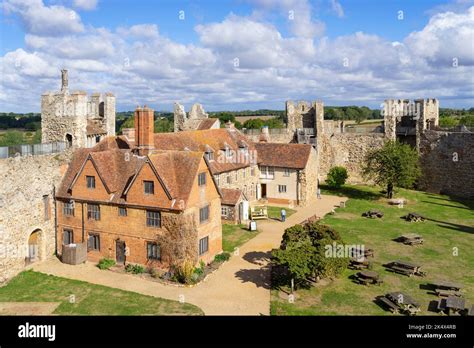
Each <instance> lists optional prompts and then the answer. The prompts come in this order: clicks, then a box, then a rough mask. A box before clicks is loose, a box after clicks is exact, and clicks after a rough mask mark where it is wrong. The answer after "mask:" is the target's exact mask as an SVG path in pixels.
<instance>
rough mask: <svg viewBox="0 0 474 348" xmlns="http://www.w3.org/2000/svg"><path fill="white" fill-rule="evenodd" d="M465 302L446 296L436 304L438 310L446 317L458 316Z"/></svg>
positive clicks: (455, 297) (461, 299) (459, 298)
mask: <svg viewBox="0 0 474 348" xmlns="http://www.w3.org/2000/svg"><path fill="white" fill-rule="evenodd" d="M465 304H466V300H465V299H464V298H461V297H457V296H448V297H447V298H442V299H441V300H439V302H438V310H439V311H440V312H441V313H446V314H448V315H459V314H461V313H460V312H462V311H464V306H465Z"/></svg>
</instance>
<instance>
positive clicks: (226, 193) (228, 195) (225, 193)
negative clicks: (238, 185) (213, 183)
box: [221, 188, 245, 205]
mask: <svg viewBox="0 0 474 348" xmlns="http://www.w3.org/2000/svg"><path fill="white" fill-rule="evenodd" d="M221 193H222V204H225V205H236V204H237V203H239V201H240V199H241V198H245V196H244V194H243V192H242V191H240V190H237V189H227V188H221Z"/></svg>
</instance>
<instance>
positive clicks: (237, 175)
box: [235, 170, 239, 181]
mask: <svg viewBox="0 0 474 348" xmlns="http://www.w3.org/2000/svg"><path fill="white" fill-rule="evenodd" d="M237 180H239V171H237V170H236V171H235V181H237Z"/></svg>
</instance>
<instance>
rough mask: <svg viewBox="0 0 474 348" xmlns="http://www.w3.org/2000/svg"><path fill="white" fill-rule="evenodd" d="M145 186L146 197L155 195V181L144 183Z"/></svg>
mask: <svg viewBox="0 0 474 348" xmlns="http://www.w3.org/2000/svg"><path fill="white" fill-rule="evenodd" d="M143 186H144V189H145V194H146V195H152V194H154V193H155V183H154V182H153V181H144V182H143Z"/></svg>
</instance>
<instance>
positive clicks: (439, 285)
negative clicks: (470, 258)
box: [431, 281, 462, 291]
mask: <svg viewBox="0 0 474 348" xmlns="http://www.w3.org/2000/svg"><path fill="white" fill-rule="evenodd" d="M431 285H432V286H433V287H434V288H435V289H446V290H456V291H460V290H461V289H462V285H460V284H457V283H451V282H447V281H435V282H432V283H431Z"/></svg>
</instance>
